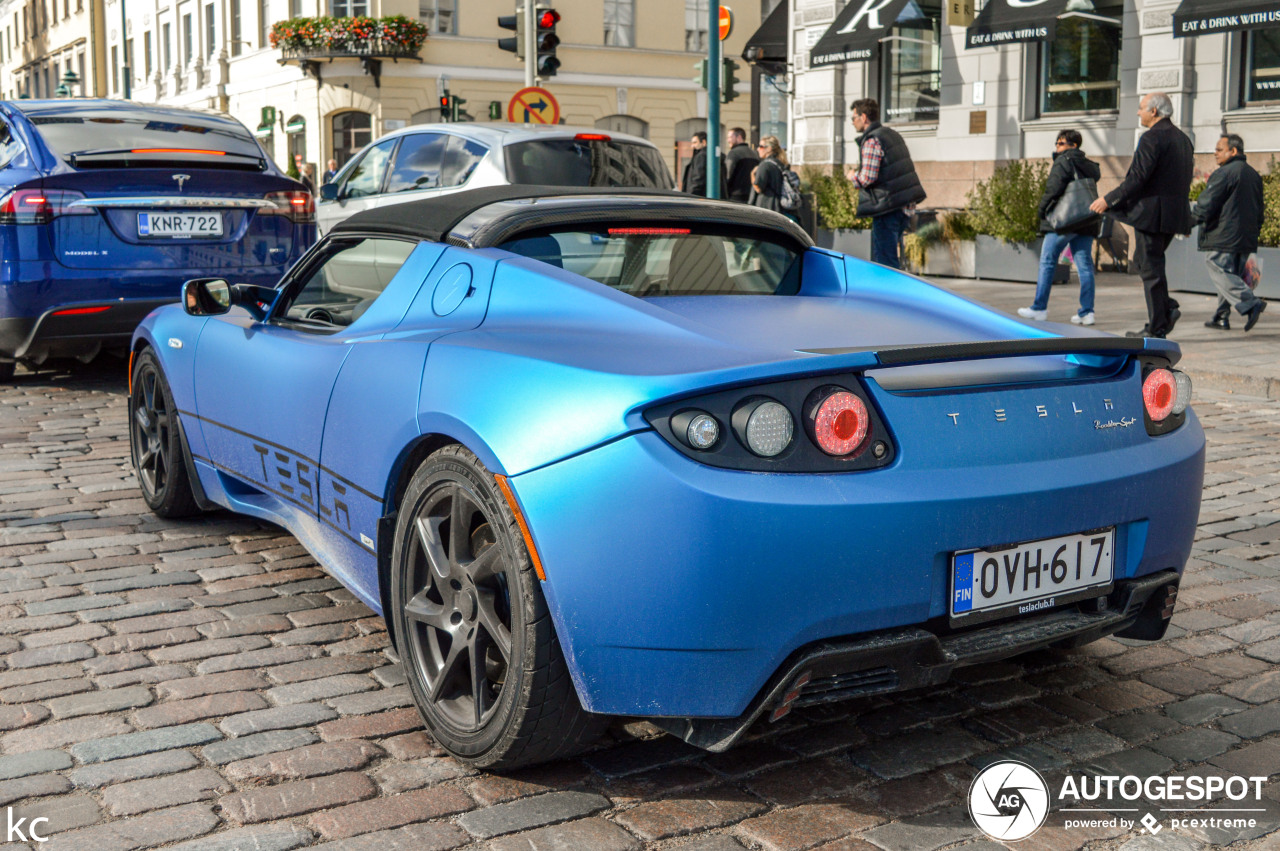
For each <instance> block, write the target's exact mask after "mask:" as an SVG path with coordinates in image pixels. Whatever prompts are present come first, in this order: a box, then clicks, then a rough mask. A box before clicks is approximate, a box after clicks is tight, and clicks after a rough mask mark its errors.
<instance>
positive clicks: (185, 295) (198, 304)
mask: <svg viewBox="0 0 1280 851" xmlns="http://www.w3.org/2000/svg"><path fill="white" fill-rule="evenodd" d="M182 309H183V310H185V311H186V312H187V313H189V314H191V315H192V316H218V315H220V314H223V313H226V312H227V311H228V310H230V309H231V285H230V284H228V283H227V282H226V281H224V280H223V279H222V278H195V279H194V280H190V281H187V282H186V283H185V284H183V285H182Z"/></svg>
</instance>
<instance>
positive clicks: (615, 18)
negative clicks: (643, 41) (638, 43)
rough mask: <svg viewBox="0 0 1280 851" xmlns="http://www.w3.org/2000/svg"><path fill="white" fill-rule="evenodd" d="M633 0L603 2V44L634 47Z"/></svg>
mask: <svg viewBox="0 0 1280 851" xmlns="http://www.w3.org/2000/svg"><path fill="white" fill-rule="evenodd" d="M635 15H636V3H635V0H604V43H605V44H607V45H610V46H612V47H635V33H634V31H633V30H634V22H635Z"/></svg>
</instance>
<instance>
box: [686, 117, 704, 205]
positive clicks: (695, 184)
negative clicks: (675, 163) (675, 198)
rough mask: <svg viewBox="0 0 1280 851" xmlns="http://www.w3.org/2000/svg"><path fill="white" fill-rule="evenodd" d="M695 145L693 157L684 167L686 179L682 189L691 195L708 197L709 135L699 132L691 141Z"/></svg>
mask: <svg viewBox="0 0 1280 851" xmlns="http://www.w3.org/2000/svg"><path fill="white" fill-rule="evenodd" d="M690 142H691V143H692V144H693V156H692V157H690V158H689V164H688V165H686V166H685V167H684V179H683V180H681V181H680V188H681V189H682V190H683V191H685V192H688V193H689V194H690V195H697V196H699V197H706V194H707V134H706V133H705V132H704V131H702V130H699V131H698V132H697V133H694V134H693V138H692V139H691V140H690Z"/></svg>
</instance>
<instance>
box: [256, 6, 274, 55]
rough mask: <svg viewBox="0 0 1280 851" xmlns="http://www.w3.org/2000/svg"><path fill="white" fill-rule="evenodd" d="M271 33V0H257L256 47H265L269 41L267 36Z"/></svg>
mask: <svg viewBox="0 0 1280 851" xmlns="http://www.w3.org/2000/svg"><path fill="white" fill-rule="evenodd" d="M270 33H271V0H258V47H259V49H261V48H265V47H267V45H269V44H270V43H271V42H269V41H268V40H267V37H268V36H269V35H270Z"/></svg>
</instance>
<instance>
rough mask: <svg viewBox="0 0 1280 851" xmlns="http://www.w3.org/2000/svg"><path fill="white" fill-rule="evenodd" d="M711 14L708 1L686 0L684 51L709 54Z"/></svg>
mask: <svg viewBox="0 0 1280 851" xmlns="http://www.w3.org/2000/svg"><path fill="white" fill-rule="evenodd" d="M709 14H710V12H709V11H708V10H707V0H684V49H685V50H687V51H689V52H690V53H706V52H707V15H709ZM605 43H606V44H608V42H607V41H606V42H605Z"/></svg>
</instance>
